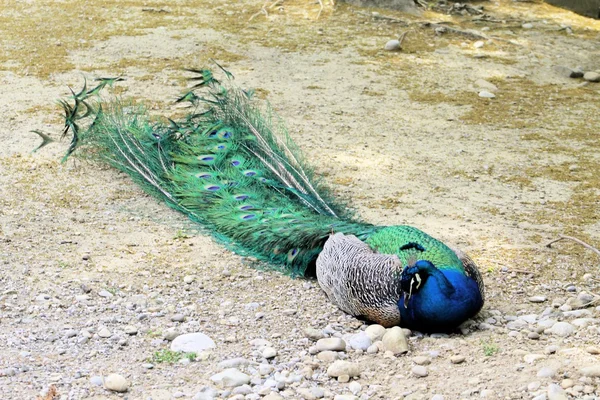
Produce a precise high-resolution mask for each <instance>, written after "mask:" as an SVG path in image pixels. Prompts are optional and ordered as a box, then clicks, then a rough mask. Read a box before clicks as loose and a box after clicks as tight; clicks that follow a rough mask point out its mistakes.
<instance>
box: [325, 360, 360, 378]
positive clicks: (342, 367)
mask: <svg viewBox="0 0 600 400" xmlns="http://www.w3.org/2000/svg"><path fill="white" fill-rule="evenodd" d="M327 375H329V376H330V377H332V378H337V377H338V376H341V375H348V376H349V377H351V378H353V377H355V376H359V375H360V367H359V366H358V364H354V363H351V362H349V361H343V360H338V361H336V362H334V363H333V364H331V365H330V366H329V368H327Z"/></svg>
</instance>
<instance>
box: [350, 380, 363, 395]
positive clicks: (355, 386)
mask: <svg viewBox="0 0 600 400" xmlns="http://www.w3.org/2000/svg"><path fill="white" fill-rule="evenodd" d="M348 389H350V391H351V392H352V394H354V395H357V394H359V393H360V391H361V390H362V385H361V384H360V383H358V382H357V381H352V382H350V384H349V385H348Z"/></svg>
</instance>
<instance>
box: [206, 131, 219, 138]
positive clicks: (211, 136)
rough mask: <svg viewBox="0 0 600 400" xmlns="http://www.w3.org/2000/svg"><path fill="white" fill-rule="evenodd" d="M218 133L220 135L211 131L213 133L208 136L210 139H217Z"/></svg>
mask: <svg viewBox="0 0 600 400" xmlns="http://www.w3.org/2000/svg"><path fill="white" fill-rule="evenodd" d="M217 133H218V132H217V131H211V132H210V133H209V134H208V137H209V138H214V137H217Z"/></svg>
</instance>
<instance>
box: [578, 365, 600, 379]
mask: <svg viewBox="0 0 600 400" xmlns="http://www.w3.org/2000/svg"><path fill="white" fill-rule="evenodd" d="M581 375H583V376H589V377H600V364H595V365H591V366H589V367H584V368H581Z"/></svg>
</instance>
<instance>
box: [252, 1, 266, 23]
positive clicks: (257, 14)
mask: <svg viewBox="0 0 600 400" xmlns="http://www.w3.org/2000/svg"><path fill="white" fill-rule="evenodd" d="M267 4H269V0H266V1H265V4H263V6H262V8H261V9H260V10H258V12H257V13H256V14H253V15H252V16H251V17H250V19H248V21H252V20H253V19H254V18H256V17H258V16H259V15H260V14H264V15H265V17H268V16H269V13H268V12H267Z"/></svg>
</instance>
